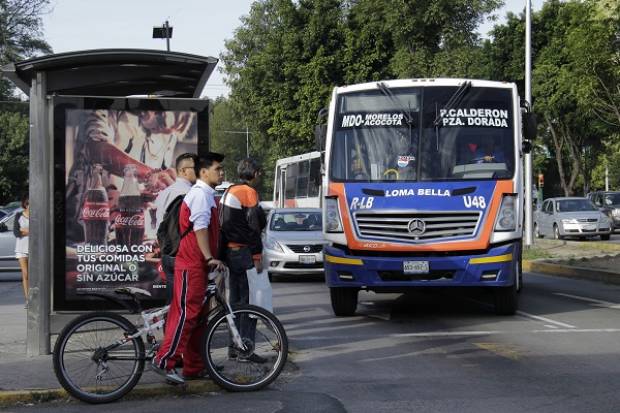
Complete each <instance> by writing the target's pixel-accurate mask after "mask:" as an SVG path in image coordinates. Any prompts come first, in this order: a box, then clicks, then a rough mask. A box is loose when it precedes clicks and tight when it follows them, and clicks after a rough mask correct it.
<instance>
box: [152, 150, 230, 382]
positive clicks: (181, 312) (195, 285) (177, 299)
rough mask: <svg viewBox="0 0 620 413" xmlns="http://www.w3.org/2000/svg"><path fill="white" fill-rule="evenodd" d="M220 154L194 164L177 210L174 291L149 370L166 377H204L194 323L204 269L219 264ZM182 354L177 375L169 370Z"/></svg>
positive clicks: (201, 328)
mask: <svg viewBox="0 0 620 413" xmlns="http://www.w3.org/2000/svg"><path fill="white" fill-rule="evenodd" d="M223 160H224V156H223V155H220V154H216V153H212V152H210V153H209V154H208V155H207V156H205V157H203V158H200V159H199V160H198V162H197V164H196V167H195V169H196V176H197V177H198V180H197V181H196V184H194V186H192V188H191V189H190V191H189V192H188V193H187V195H185V198H184V199H183V204H182V206H181V210H180V212H179V233H180V234H184V233H185V232H186V231H187V230H188V228H190V226H191V227H192V230H191V231H190V232H189V234H188V235H186V236H185V237H183V238H182V239H181V243H180V244H179V249H178V252H177V255H176V261H175V268H174V291H173V297H172V303H171V304H170V311H169V313H168V317H167V319H166V328H165V335H164V341H163V343H162V346H161V347H160V348H159V351H158V352H157V355H156V356H155V357H154V358H153V370H154V371H155V372H157V373H159V374H161V375H163V376H165V377H166V378H167V379H168V380H169V381H172V382H175V383H183V382H184V381H185V379H190V378H199V377H202V376H204V363H203V360H202V355H201V351H200V340H201V337H202V335H203V334H204V329H205V328H206V325H205V324H204V323H199V320H200V318H201V314H202V312H203V302H204V298H205V292H206V289H207V283H208V271H209V268H216V269H218V270H221V269H223V267H224V264H223V263H222V262H221V261H220V260H218V259H216V258H215V257H216V256H217V241H218V232H219V226H218V213H217V206H216V203H215V199H214V193H215V189H214V188H215V187H216V186H217V185H219V184H221V183H222V179H223V169H222V161H223ZM181 357H183V377H181V376H179V375H178V373H177V372H176V370H175V369H174V367H175V364H176V363H177V362H178V361H179V360H180V359H181Z"/></svg>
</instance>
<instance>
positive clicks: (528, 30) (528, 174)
mask: <svg viewBox="0 0 620 413" xmlns="http://www.w3.org/2000/svg"><path fill="white" fill-rule="evenodd" d="M525 4H526V5H525V100H527V102H528V103H529V104H530V108H531V106H532V1H531V0H526V3H525ZM524 158H525V159H524V163H525V165H524V168H525V171H524V173H523V179H525V228H524V231H525V245H526V246H527V247H529V246H531V245H532V226H533V225H532V224H533V219H532V154H531V153H529V152H528V153H526V154H525V157H524Z"/></svg>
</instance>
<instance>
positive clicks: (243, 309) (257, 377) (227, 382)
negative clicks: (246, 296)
mask: <svg viewBox="0 0 620 413" xmlns="http://www.w3.org/2000/svg"><path fill="white" fill-rule="evenodd" d="M227 315H228V312H227V311H226V310H222V311H220V312H218V313H217V314H216V315H215V316H214V317H212V318H211V319H210V320H209V323H208V325H207V331H206V333H205V335H204V336H203V339H202V349H203V358H204V362H205V366H206V368H207V370H208V372H209V376H210V377H211V378H212V379H213V381H214V382H216V383H217V384H218V385H220V386H221V387H223V388H224V389H226V390H229V391H237V392H239V391H254V390H259V389H262V388H263V387H265V386H268V385H269V384H270V383H271V382H273V381H274V380H275V379H276V378H277V377H278V376H279V375H280V373H281V372H282V369H283V368H284V365H285V364H286V359H287V357H288V339H287V337H286V332H285V331H284V327H282V324H281V323H280V321H279V320H278V319H277V318H276V316H274V315H273V314H272V313H270V312H269V311H266V310H264V309H262V308H260V307H257V306H254V305H242V306H236V307H233V316H234V319H235V325H236V327H237V329H238V331H239V333H240V335H241V338H242V340H243V343H244V345H245V347H246V348H245V349H243V350H241V349H239V348H238V347H237V346H235V345H234V344H233V341H232V336H231V330H230V328H229V325H228V318H227V317H226V316H227Z"/></svg>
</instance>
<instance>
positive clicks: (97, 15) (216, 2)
mask: <svg viewBox="0 0 620 413" xmlns="http://www.w3.org/2000/svg"><path fill="white" fill-rule="evenodd" d="M252 2H253V0H167V1H163V0H102V1H93V0H89V1H85V0H51V2H50V7H49V10H48V12H47V13H46V14H45V15H44V16H43V33H44V37H45V39H46V40H47V42H48V43H49V44H50V45H51V46H52V49H53V51H54V53H61V52H69V51H76V50H87V49H100V48H138V49H164V50H165V48H166V42H165V39H152V38H151V36H152V31H153V26H162V25H163V23H164V21H165V20H168V21H169V22H170V25H171V26H172V27H173V28H174V32H173V35H172V39H171V40H170V48H171V50H173V51H178V52H184V53H192V54H197V55H202V56H212V57H216V58H218V57H219V56H220V54H221V53H222V52H223V51H224V50H225V46H224V42H225V40H226V39H231V38H232V37H233V34H234V30H235V29H236V28H237V27H239V26H240V25H241V21H240V18H241V16H244V15H247V14H248V13H249V11H250V6H251V4H252ZM542 2H543V0H532V5H533V8H534V10H539V9H540V7H541V5H542ZM524 7H525V0H506V4H505V6H504V7H503V8H502V9H500V10H499V11H498V12H497V13H496V14H497V16H498V17H499V20H498V21H497V22H496V23H501V22H503V20H504V16H505V15H506V13H507V12H508V11H512V12H514V13H520V12H521V11H523V9H524ZM496 23H493V22H486V23H485V24H483V25H482V26H481V27H480V30H479V31H480V33H481V34H482V35H483V36H485V37H486V34H487V33H488V31H489V30H491V29H492V27H493V24H496ZM220 67H221V65H220V64H218V68H217V69H216V70H215V71H214V72H213V74H212V75H211V78H210V79H209V81H208V82H207V85H206V87H205V90H204V92H203V96H206V97H209V98H215V97H217V96H221V95H227V94H228V88H227V87H226V85H225V84H224V79H223V75H222V73H221V72H220V71H219V68H220Z"/></svg>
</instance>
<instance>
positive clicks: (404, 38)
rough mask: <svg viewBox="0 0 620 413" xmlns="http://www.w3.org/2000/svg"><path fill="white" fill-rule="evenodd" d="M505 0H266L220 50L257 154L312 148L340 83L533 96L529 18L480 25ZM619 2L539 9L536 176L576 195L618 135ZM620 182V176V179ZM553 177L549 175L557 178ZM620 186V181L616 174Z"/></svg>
mask: <svg viewBox="0 0 620 413" xmlns="http://www.w3.org/2000/svg"><path fill="white" fill-rule="evenodd" d="M500 4H501V1H500V0H433V1H429V0H298V1H293V0H261V1H257V2H255V3H254V4H253V6H252V8H251V10H250V13H249V14H248V15H247V16H245V17H244V18H243V19H242V24H241V26H240V27H239V28H238V29H237V30H236V31H235V33H234V36H233V38H232V39H230V40H228V41H227V43H226V46H227V50H226V52H224V53H223V54H222V60H223V63H224V68H223V69H224V72H225V74H226V76H227V83H228V84H229V85H230V87H231V95H230V105H231V107H232V108H233V109H234V111H235V112H236V113H238V114H239V116H240V118H241V119H243V121H244V122H247V123H248V124H249V125H250V129H251V131H252V133H253V134H252V137H253V139H252V146H253V149H254V151H253V153H254V155H258V156H260V157H262V159H263V161H264V163H265V165H266V167H267V170H269V168H270V167H271V166H272V165H273V163H274V162H275V160H276V159H278V158H281V157H284V156H289V155H293V154H299V153H303V152H307V151H309V150H312V149H313V133H312V130H313V126H314V124H315V122H316V113H317V111H318V110H319V109H320V108H321V107H325V106H326V105H327V104H328V102H329V97H330V93H331V90H332V88H333V87H334V86H337V85H344V84H351V83H360V82H368V81H377V80H381V79H391V78H408V77H418V78H423V77H444V76H445V77H470V78H484V79H492V80H501V81H509V82H516V83H517V85H518V88H519V91H520V93H521V96H523V95H524V86H525V85H524V53H525V44H524V38H525V25H524V20H525V19H524V15H523V14H520V15H516V14H512V13H509V14H508V15H507V19H506V22H505V23H504V24H501V25H496V26H495V28H494V29H493V31H492V32H491V38H490V39H488V40H481V39H480V37H479V35H478V33H477V32H476V28H477V26H478V25H479V24H480V23H481V21H482V19H483V18H485V17H486V16H488V15H489V14H490V13H492V12H493V11H495V10H496V9H497V8H498V7H499V5H500ZM619 19H620V2H619V1H618V0H583V1H581V0H568V1H560V0H548V1H546V2H545V3H544V5H543V7H542V9H541V10H540V11H538V12H536V13H534V15H533V28H532V33H533V37H532V49H533V84H532V88H533V90H532V92H533V93H532V94H533V96H534V102H533V103H534V108H535V111H536V112H537V114H538V116H539V120H540V122H539V124H540V136H541V138H540V140H539V141H538V142H537V145H536V151H535V162H534V164H535V165H536V168H539V170H537V171H535V172H544V173H545V174H547V175H551V176H557V180H558V183H559V185H558V188H560V190H561V192H563V193H564V194H566V195H569V194H574V193H577V192H581V190H582V189H583V190H584V191H585V190H588V189H589V188H591V187H594V186H600V176H601V172H600V168H601V165H604V164H609V165H611V164H614V163H615V162H616V160H615V159H616V157H620V155H617V156H616V152H617V151H616V149H617V148H618V146H617V144H618V141H619V140H620V136H618V135H619V134H618V130H619V126H620V64H619V63H620V52H619V51H620V20H619ZM614 179H615V178H614ZM547 182H548V183H551V182H549V180H547ZM614 185H615V186H620V181H618V182H614Z"/></svg>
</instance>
